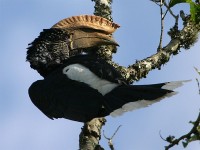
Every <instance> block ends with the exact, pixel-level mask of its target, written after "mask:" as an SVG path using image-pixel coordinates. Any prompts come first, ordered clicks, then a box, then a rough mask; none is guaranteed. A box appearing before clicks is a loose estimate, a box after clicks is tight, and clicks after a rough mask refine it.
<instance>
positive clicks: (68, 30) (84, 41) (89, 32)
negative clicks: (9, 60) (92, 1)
mask: <svg viewBox="0 0 200 150" xmlns="http://www.w3.org/2000/svg"><path fill="white" fill-rule="evenodd" d="M119 27H120V26H119V25H118V24H116V23H113V22H111V21H109V20H107V19H105V18H103V17H100V16H95V15H79V16H72V17H69V18H65V19H63V20H61V21H59V22H58V23H56V24H54V25H53V26H52V27H51V28H50V29H44V30H43V31H42V32H41V33H40V35H39V37H38V38H36V39H35V40H34V41H33V42H31V43H30V44H29V47H28V48H27V49H28V50H27V57H26V60H27V61H28V62H30V67H31V68H33V69H35V70H37V72H38V73H39V74H40V75H41V76H42V77H45V76H47V75H48V74H49V73H51V72H52V71H53V70H54V69H55V68H57V67H58V66H60V65H62V64H63V62H64V60H66V59H68V58H69V57H71V56H74V55H77V54H80V53H94V52H95V51H97V50H98V47H99V46H101V45H113V46H118V43H117V42H116V41H115V40H114V38H112V36H111V34H113V33H114V32H115V30H116V29H117V28H119Z"/></svg>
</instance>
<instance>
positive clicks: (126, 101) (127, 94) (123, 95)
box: [103, 80, 188, 117]
mask: <svg viewBox="0 0 200 150" xmlns="http://www.w3.org/2000/svg"><path fill="white" fill-rule="evenodd" d="M185 82H188V80H185V81H175V82H166V83H160V84H150V85H121V86H118V87H116V88H115V89H113V90H112V91H111V92H109V93H108V94H106V95H105V99H106V100H105V101H104V104H103V105H104V106H105V108H106V110H107V111H108V112H109V113H110V114H111V116H113V117H114V116H118V115H121V114H123V113H125V112H127V111H132V110H135V109H139V108H144V107H147V106H149V105H151V104H154V103H156V102H159V101H160V100H162V99H164V98H166V97H171V96H173V95H175V94H177V92H174V91H173V90H174V89H176V88H178V87H180V86H182V85H183V83H185Z"/></svg>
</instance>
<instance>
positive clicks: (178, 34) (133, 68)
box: [110, 19, 200, 83]
mask: <svg viewBox="0 0 200 150" xmlns="http://www.w3.org/2000/svg"><path fill="white" fill-rule="evenodd" d="M177 28H178V27H177V25H176V24H175V26H174V27H173V28H171V29H170V31H169V35H170V36H171V41H170V42H169V43H168V44H167V45H166V46H165V47H163V48H162V49H161V50H160V51H159V52H157V53H156V54H154V55H152V56H150V57H147V58H145V59H143V60H140V61H136V63H135V64H133V65H130V66H129V67H128V68H126V67H123V66H119V65H118V64H116V63H114V62H110V63H111V64H112V65H113V66H115V68H116V69H118V70H119V71H120V72H121V74H122V75H123V76H124V77H125V78H126V79H127V80H128V81H129V83H133V82H134V81H138V80H139V79H141V78H146V76H147V74H148V73H149V71H151V70H153V69H156V68H158V69H161V66H162V65H163V64H165V63H167V62H168V61H169V60H170V56H171V55H176V54H178V53H179V51H180V48H185V49H189V48H190V46H192V45H193V44H194V43H195V42H196V41H197V38H198V33H199V31H200V23H199V24H195V23H194V22H191V21H189V19H188V20H187V21H185V22H184V27H183V29H182V30H178V29H177Z"/></svg>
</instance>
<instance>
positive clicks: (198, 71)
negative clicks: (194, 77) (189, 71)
mask: <svg viewBox="0 0 200 150" xmlns="http://www.w3.org/2000/svg"><path fill="white" fill-rule="evenodd" d="M194 69H195V70H196V71H197V73H198V74H199V75H200V70H198V69H197V68H196V67H194Z"/></svg>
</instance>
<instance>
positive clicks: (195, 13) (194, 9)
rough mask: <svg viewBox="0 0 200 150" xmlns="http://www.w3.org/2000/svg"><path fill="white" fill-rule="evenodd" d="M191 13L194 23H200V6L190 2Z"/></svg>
mask: <svg viewBox="0 0 200 150" xmlns="http://www.w3.org/2000/svg"><path fill="white" fill-rule="evenodd" d="M190 13H191V19H192V21H194V22H196V23H199V22H200V5H199V4H196V3H194V2H190Z"/></svg>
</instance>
